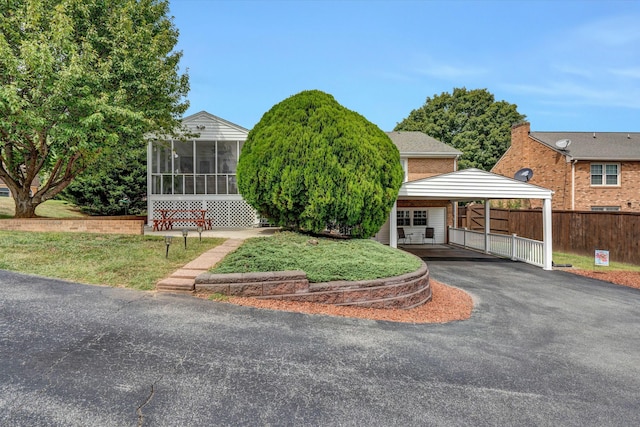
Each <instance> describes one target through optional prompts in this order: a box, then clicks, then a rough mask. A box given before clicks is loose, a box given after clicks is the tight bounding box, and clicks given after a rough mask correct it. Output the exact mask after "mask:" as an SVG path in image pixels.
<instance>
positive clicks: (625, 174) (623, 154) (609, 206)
mask: <svg viewBox="0 0 640 427" xmlns="http://www.w3.org/2000/svg"><path fill="white" fill-rule="evenodd" d="M523 168H529V169H531V170H532V171H533V177H532V178H531V180H530V181H528V182H529V183H531V184H535V185H538V186H541V187H545V188H549V189H551V190H553V191H554V193H555V194H554V197H553V205H552V207H553V209H554V210H579V211H605V210H606V211H639V210H640V133H638V132H635V133H633V132H631V133H628V132H531V126H530V124H529V123H526V122H525V123H521V124H517V125H515V126H513V127H512V129H511V146H510V147H509V149H508V150H507V151H506V152H505V153H504V155H503V156H502V157H501V158H500V160H499V161H498V163H496V165H495V166H494V167H493V169H492V170H491V172H493V173H496V174H499V175H503V176H507V177H510V178H512V177H514V174H515V173H516V172H517V171H518V170H520V169H523ZM522 207H525V208H526V207H531V208H538V207H540V201H536V200H528V201H525V203H524V204H523V206H522Z"/></svg>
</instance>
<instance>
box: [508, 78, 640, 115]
mask: <svg viewBox="0 0 640 427" xmlns="http://www.w3.org/2000/svg"><path fill="white" fill-rule="evenodd" d="M503 87H504V88H505V89H506V90H509V91H511V92H513V93H516V94H519V95H532V96H535V97H542V99H540V100H539V101H540V102H541V103H545V104H556V105H574V106H576V105H578V106H580V105H593V106H598V107H602V108H606V107H624V108H633V109H640V89H638V88H632V89H629V88H627V90H624V88H621V87H602V88H600V87H586V86H584V85H579V84H576V83H574V82H570V81H565V82H554V83H548V84H540V85H530V84H506V85H503Z"/></svg>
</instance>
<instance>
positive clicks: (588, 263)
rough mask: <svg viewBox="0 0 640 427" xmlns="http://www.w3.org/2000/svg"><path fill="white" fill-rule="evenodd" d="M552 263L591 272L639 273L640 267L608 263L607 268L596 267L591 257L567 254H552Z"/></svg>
mask: <svg viewBox="0 0 640 427" xmlns="http://www.w3.org/2000/svg"><path fill="white" fill-rule="evenodd" d="M553 262H554V263H556V264H571V265H572V266H573V267H574V268H579V269H581V270H592V271H640V265H634V264H625V263H622V262H612V261H610V262H609V266H608V267H604V266H596V265H595V259H594V257H593V256H590V257H589V256H584V255H576V254H568V253H560V252H554V253H553Z"/></svg>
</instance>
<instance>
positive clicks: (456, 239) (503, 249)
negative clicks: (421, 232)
mask: <svg viewBox="0 0 640 427" xmlns="http://www.w3.org/2000/svg"><path fill="white" fill-rule="evenodd" d="M488 241H489V249H488V250H486V248H485V235H484V233H481V232H478V231H471V230H467V229H465V228H453V227H449V243H453V244H455V245H459V246H463V247H465V248H469V249H475V250H479V251H483V252H487V253H490V254H492V255H497V256H501V257H505V258H511V259H512V260H514V261H522V262H526V263H527V264H533V265H536V266H538V267H544V251H543V244H542V242H540V241H538V240H532V239H526V238H524V237H518V236H516V235H515V234H513V235H511V236H508V235H504V234H489V235H488Z"/></svg>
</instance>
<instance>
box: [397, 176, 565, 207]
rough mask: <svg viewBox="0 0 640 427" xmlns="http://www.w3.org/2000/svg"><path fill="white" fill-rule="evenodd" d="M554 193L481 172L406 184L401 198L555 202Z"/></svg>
mask: <svg viewBox="0 0 640 427" xmlns="http://www.w3.org/2000/svg"><path fill="white" fill-rule="evenodd" d="M552 195H553V191H551V190H548V189H546V188H542V187H538V186H537V185H532V184H527V183H526V182H522V181H517V180H515V179H511V178H507V177H505V176H502V175H496V174H494V173H491V172H486V171H483V170H480V169H473V168H472V169H464V170H460V171H456V172H450V173H445V174H442V175H436V176H432V177H429V178H423V179H419V180H417V181H410V182H405V183H404V184H402V187H401V188H400V192H399V194H398V197H402V198H407V197H409V198H411V197H415V198H420V199H428V200H458V201H461V200H481V199H482V200H486V199H551V196H552Z"/></svg>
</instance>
